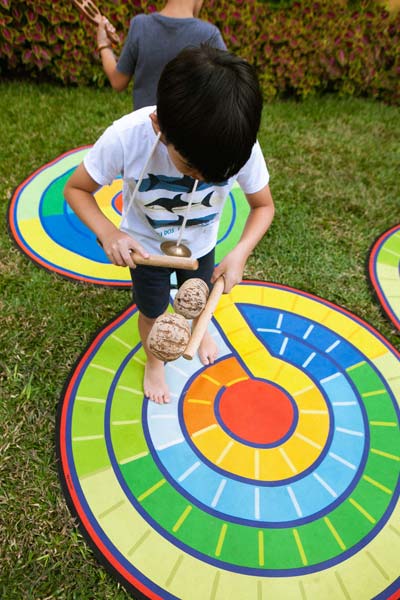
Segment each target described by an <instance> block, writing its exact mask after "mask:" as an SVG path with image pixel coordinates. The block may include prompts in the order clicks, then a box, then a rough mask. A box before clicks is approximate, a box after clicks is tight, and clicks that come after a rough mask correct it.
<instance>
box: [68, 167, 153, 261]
mask: <svg viewBox="0 0 400 600" xmlns="http://www.w3.org/2000/svg"><path fill="white" fill-rule="evenodd" d="M98 188H99V184H98V183H97V182H96V181H94V179H92V178H91V177H90V175H89V173H88V172H87V171H86V169H85V167H84V165H83V163H81V164H80V165H79V166H78V168H77V169H76V171H74V173H73V174H72V175H71V177H70V179H69V180H68V182H67V184H66V186H65V189H64V195H65V199H66V200H67V202H68V204H69V205H70V206H71V208H72V210H73V211H74V212H75V214H76V215H77V216H78V217H79V218H80V219H81V221H83V222H84V223H85V225H87V226H88V227H89V229H91V230H92V231H93V233H94V234H95V235H96V237H97V238H98V239H99V240H100V242H101V244H102V246H103V250H104V252H105V253H106V254H107V256H108V258H109V259H110V261H111V262H112V263H113V264H115V265H118V266H121V267H124V266H128V267H131V268H134V267H135V264H134V262H133V260H132V258H131V254H130V251H131V250H135V251H136V252H139V253H140V254H141V255H142V256H144V257H145V258H147V257H148V256H149V254H148V252H146V251H145V250H144V248H143V247H142V246H141V245H140V244H139V243H138V242H136V241H135V240H134V239H133V238H132V237H130V236H129V235H128V234H127V233H123V232H122V231H120V230H119V229H118V228H117V227H116V226H115V225H114V224H113V223H112V222H111V221H110V220H109V219H107V217H106V216H105V215H104V214H103V213H102V211H101V210H100V208H99V206H98V204H97V202H96V200H95V199H94V196H93V194H94V193H95V192H96V191H97V190H98Z"/></svg>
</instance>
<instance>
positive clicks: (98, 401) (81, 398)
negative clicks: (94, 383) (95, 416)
mask: <svg viewBox="0 0 400 600" xmlns="http://www.w3.org/2000/svg"><path fill="white" fill-rule="evenodd" d="M76 399H77V400H79V401H80V402H93V403H94V404H105V403H106V401H105V400H103V398H90V396H77V397H76Z"/></svg>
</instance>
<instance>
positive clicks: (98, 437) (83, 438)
mask: <svg viewBox="0 0 400 600" xmlns="http://www.w3.org/2000/svg"><path fill="white" fill-rule="evenodd" d="M103 439H104V435H103V434H100V435H79V436H77V437H73V438H72V441H73V442H91V441H92V440H103Z"/></svg>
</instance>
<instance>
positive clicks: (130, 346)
mask: <svg viewBox="0 0 400 600" xmlns="http://www.w3.org/2000/svg"><path fill="white" fill-rule="evenodd" d="M111 337H112V339H113V340H116V341H117V342H118V343H120V344H122V346H125V348H129V350H131V349H132V345H131V344H128V343H127V342H125V341H124V340H121V338H119V337H118V336H117V335H115V334H113V335H112V336H111Z"/></svg>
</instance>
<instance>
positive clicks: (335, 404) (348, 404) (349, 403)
mask: <svg viewBox="0 0 400 600" xmlns="http://www.w3.org/2000/svg"><path fill="white" fill-rule="evenodd" d="M356 405H357V402H332V406H356Z"/></svg>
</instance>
